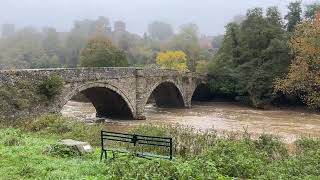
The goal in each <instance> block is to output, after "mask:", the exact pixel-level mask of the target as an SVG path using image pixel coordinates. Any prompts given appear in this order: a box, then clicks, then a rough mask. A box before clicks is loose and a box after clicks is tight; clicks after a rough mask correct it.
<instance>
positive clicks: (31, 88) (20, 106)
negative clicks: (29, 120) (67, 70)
mask: <svg viewBox="0 0 320 180" xmlns="http://www.w3.org/2000/svg"><path fill="white" fill-rule="evenodd" d="M62 87H63V81H62V79H61V78H60V77H58V76H48V78H46V79H44V80H42V81H39V82H38V83H37V84H34V82H29V81H25V80H23V81H18V82H15V86H11V85H10V84H1V85H0V111H2V112H4V114H7V115H8V116H7V117H10V116H12V115H14V114H15V112H19V111H20V112H23V111H24V110H28V111H29V112H32V108H34V107H35V106H34V104H37V105H38V106H41V105H43V106H46V105H47V103H49V102H50V100H51V99H52V98H53V97H54V96H56V95H58V94H60V93H61V90H62Z"/></svg>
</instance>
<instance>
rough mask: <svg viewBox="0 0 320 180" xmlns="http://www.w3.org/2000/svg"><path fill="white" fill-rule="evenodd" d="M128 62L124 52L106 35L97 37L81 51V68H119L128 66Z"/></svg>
mask: <svg viewBox="0 0 320 180" xmlns="http://www.w3.org/2000/svg"><path fill="white" fill-rule="evenodd" d="M127 65H128V61H127V58H126V55H125V53H124V52H123V51H121V50H119V49H118V48H117V47H115V46H114V45H113V44H112V43H111V41H110V40H109V39H108V38H107V37H106V36H104V35H99V34H97V35H95V36H94V37H93V38H91V39H90V40H89V42H88V44H87V46H86V47H85V48H84V49H83V50H82V51H81V54H80V64H79V66H81V67H119V66H127Z"/></svg>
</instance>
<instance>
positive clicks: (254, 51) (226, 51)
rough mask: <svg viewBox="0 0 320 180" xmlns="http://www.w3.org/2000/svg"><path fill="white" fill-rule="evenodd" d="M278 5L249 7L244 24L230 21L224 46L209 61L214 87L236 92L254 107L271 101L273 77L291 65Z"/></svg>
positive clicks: (216, 89) (233, 93) (274, 96)
mask: <svg viewBox="0 0 320 180" xmlns="http://www.w3.org/2000/svg"><path fill="white" fill-rule="evenodd" d="M282 24H283V22H282V19H281V16H280V13H279V11H278V9H277V8H275V7H271V8H268V9H267V13H266V16H264V15H263V10H262V9H260V8H255V9H251V10H249V11H248V13H247V16H246V19H245V20H244V21H243V22H242V23H241V24H239V25H238V24H236V23H230V24H229V25H228V26H227V31H226V35H225V37H224V39H223V43H222V47H221V48H220V49H219V51H218V53H217V54H216V55H215V57H214V60H213V61H212V63H211V64H210V68H209V72H210V74H212V76H214V77H215V79H216V80H215V82H214V84H213V85H212V87H213V89H214V90H215V91H217V92H218V93H220V94H223V93H225V94H227V95H228V96H229V95H236V96H239V97H241V99H243V100H244V101H246V102H248V103H249V104H251V105H252V106H254V107H260V108H263V107H264V106H265V105H267V104H269V103H271V102H272V101H273V100H274V99H275V98H277V96H276V95H274V94H273V80H274V79H275V78H276V77H279V76H281V75H282V74H283V73H285V72H286V70H287V67H288V62H289V60H288V59H289V58H288V48H287V35H286V32H285V30H284V29H283V25H282Z"/></svg>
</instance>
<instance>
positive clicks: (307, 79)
mask: <svg viewBox="0 0 320 180" xmlns="http://www.w3.org/2000/svg"><path fill="white" fill-rule="evenodd" d="M290 47H291V49H292V53H293V54H294V56H295V58H294V59H293V60H292V62H291V65H290V68H289V72H288V74H287V76H286V77H285V78H284V79H278V80H277V81H276V83H275V89H276V91H282V92H284V93H286V94H290V95H296V96H299V97H300V98H301V99H302V100H303V101H304V102H305V103H306V104H307V105H308V106H309V107H310V108H314V109H320V11H318V13H316V15H315V18H314V19H313V20H310V21H308V20H307V21H304V22H302V23H301V24H300V25H298V26H297V27H296V30H295V32H294V34H293V36H292V39H291V41H290Z"/></svg>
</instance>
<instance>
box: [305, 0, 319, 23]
mask: <svg viewBox="0 0 320 180" xmlns="http://www.w3.org/2000/svg"><path fill="white" fill-rule="evenodd" d="M318 11H320V3H319V2H315V3H312V4H309V5H307V6H306V11H305V14H304V16H305V18H306V19H307V20H311V21H312V20H313V19H314V18H315V17H316V12H318Z"/></svg>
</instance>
